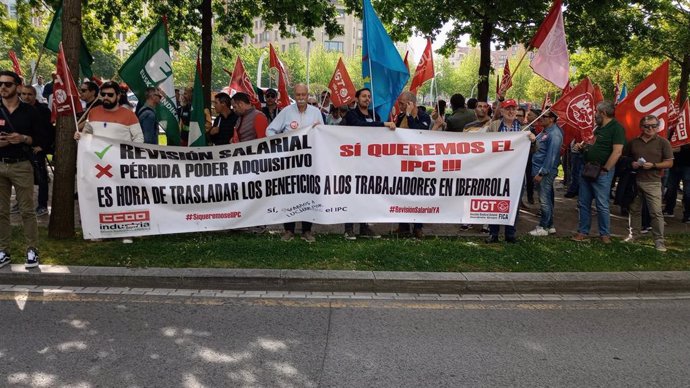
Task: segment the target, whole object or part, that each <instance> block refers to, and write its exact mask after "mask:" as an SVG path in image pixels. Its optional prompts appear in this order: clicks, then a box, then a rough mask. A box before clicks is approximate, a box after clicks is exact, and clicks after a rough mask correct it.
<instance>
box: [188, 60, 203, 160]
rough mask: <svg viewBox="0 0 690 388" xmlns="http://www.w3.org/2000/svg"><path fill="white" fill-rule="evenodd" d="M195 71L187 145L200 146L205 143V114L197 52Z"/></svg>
mask: <svg viewBox="0 0 690 388" xmlns="http://www.w3.org/2000/svg"><path fill="white" fill-rule="evenodd" d="M195 73H196V74H195V75H194V94H192V109H191V110H190V111H189V145H190V146H191V147H201V146H205V145H206V128H205V124H206V115H204V89H203V87H202V86H201V63H199V55H198V54H197V57H196V72H195Z"/></svg>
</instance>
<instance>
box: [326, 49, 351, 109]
mask: <svg viewBox="0 0 690 388" xmlns="http://www.w3.org/2000/svg"><path fill="white" fill-rule="evenodd" d="M328 89H330V90H331V102H332V103H333V106H335V107H341V106H343V105H347V104H349V103H350V102H351V101H352V100H353V99H354V98H355V85H353V84H352V80H351V79H350V75H349V74H348V73H347V68H346V67H345V64H344V63H343V58H340V59H338V65H337V66H336V67H335V71H334V72H333V77H331V82H329V83H328Z"/></svg>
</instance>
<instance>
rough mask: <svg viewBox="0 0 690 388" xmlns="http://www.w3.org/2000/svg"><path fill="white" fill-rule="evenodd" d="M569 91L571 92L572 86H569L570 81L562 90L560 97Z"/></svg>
mask: <svg viewBox="0 0 690 388" xmlns="http://www.w3.org/2000/svg"><path fill="white" fill-rule="evenodd" d="M571 90H573V85H571V84H570V80H568V84H567V85H565V87H564V88H563V90H561V96H563V95H564V94H566V93H568V92H569V91H571Z"/></svg>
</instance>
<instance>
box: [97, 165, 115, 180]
mask: <svg viewBox="0 0 690 388" xmlns="http://www.w3.org/2000/svg"><path fill="white" fill-rule="evenodd" d="M111 168H113V166H111V165H107V166H105V167H103V166H101V165H100V164H97V165H96V169H97V170H98V174H96V178H100V177H102V176H103V175H107V176H108V178H112V177H113V174H111V173H110V169H111Z"/></svg>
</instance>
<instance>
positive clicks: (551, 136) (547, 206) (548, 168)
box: [529, 111, 563, 236]
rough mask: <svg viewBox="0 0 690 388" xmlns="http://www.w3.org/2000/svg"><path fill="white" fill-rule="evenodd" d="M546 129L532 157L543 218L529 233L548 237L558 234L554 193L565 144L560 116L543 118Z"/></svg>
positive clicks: (540, 135) (536, 140)
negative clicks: (554, 222) (554, 210)
mask: <svg viewBox="0 0 690 388" xmlns="http://www.w3.org/2000/svg"><path fill="white" fill-rule="evenodd" d="M540 120H541V125H542V127H543V128H544V129H543V130H542V131H541V132H540V133H539V135H537V137H536V139H535V144H536V148H537V149H536V151H535V153H534V155H533V156H532V173H531V175H532V176H533V177H534V178H533V180H534V183H536V184H537V185H538V186H537V188H538V190H539V202H541V218H540V220H539V225H537V227H536V228H535V229H534V230H533V231H531V232H529V234H531V235H532V236H548V235H549V234H554V233H556V228H554V226H553V207H554V193H553V183H554V181H555V180H556V176H557V175H558V164H559V162H560V156H561V145H562V144H563V132H562V131H561V129H560V128H559V127H558V125H557V124H556V120H558V116H556V114H555V113H553V112H551V111H548V112H546V113H545V114H544V115H543V116H541V119H540Z"/></svg>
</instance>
